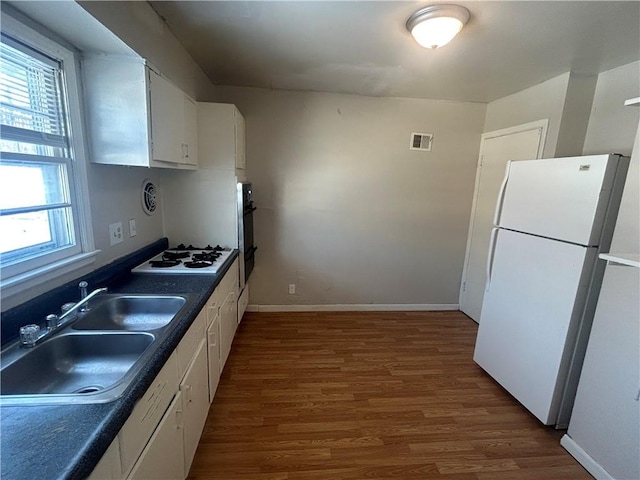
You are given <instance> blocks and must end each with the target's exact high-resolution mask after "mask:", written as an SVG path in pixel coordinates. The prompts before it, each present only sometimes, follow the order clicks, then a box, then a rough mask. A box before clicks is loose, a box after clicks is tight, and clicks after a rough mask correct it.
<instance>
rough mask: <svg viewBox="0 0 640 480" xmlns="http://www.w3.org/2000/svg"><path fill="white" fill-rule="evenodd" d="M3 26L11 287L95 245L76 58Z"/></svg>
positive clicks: (3, 226) (3, 185)
mask: <svg viewBox="0 0 640 480" xmlns="http://www.w3.org/2000/svg"><path fill="white" fill-rule="evenodd" d="M7 19H8V20H11V21H10V23H9V28H8V29H7V28H6V24H7V21H6V20H7ZM2 22H3V24H2V27H3V29H2V30H3V31H2V33H1V38H0V151H1V153H0V155H1V157H0V231H1V232H2V235H0V268H1V269H2V270H1V273H2V285H3V287H5V285H6V283H7V282H6V281H5V279H7V278H8V279H11V278H14V280H15V279H16V278H20V279H24V278H28V277H29V276H30V275H29V274H32V275H31V276H33V275H35V274H39V273H42V271H43V268H44V269H45V270H46V268H45V267H48V269H49V270H51V269H52V268H53V269H55V267H59V266H61V265H62V264H64V265H66V266H67V267H68V266H69V264H70V263H73V261H71V262H70V260H78V259H79V257H82V255H81V254H82V253H83V252H89V251H90V250H92V249H93V245H92V239H91V237H90V235H88V232H87V231H88V230H89V229H88V228H87V225H89V222H88V221H87V220H88V217H87V214H88V212H87V211H86V210H87V209H86V206H83V204H84V205H86V202H83V201H82V199H83V197H84V196H85V195H86V180H85V177H84V169H83V167H84V165H83V159H84V146H83V143H82V136H81V129H80V128H79V127H80V125H81V121H80V116H79V103H78V97H77V85H76V81H77V80H76V78H75V75H76V69H75V59H74V56H73V53H72V52H71V51H70V50H68V49H66V48H63V47H62V46H60V45H58V44H56V43H54V42H53V41H51V40H49V39H48V38H46V37H43V36H42V35H41V34H39V33H37V32H35V31H33V30H31V29H28V28H27V27H25V26H23V25H22V24H20V23H18V22H17V21H14V20H13V19H11V18H10V17H5V16H3V19H2ZM7 30H9V31H7ZM21 34H22V35H21ZM61 262H62V263H61ZM79 266H82V265H79ZM58 273H64V272H58ZM4 293H5V292H3V294H4Z"/></svg>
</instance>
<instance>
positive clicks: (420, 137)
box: [409, 132, 433, 152]
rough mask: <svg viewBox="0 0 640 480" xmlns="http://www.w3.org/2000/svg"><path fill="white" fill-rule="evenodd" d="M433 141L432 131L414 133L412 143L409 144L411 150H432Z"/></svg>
mask: <svg viewBox="0 0 640 480" xmlns="http://www.w3.org/2000/svg"><path fill="white" fill-rule="evenodd" d="M432 143H433V134H432V133H415V132H414V133H412V134H411V143H410V144H409V150H422V151H423V152H430V151H431V144H432Z"/></svg>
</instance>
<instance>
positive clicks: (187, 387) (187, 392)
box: [184, 385, 193, 403]
mask: <svg viewBox="0 0 640 480" xmlns="http://www.w3.org/2000/svg"><path fill="white" fill-rule="evenodd" d="M184 397H185V398H186V399H187V403H191V402H193V399H192V398H191V385H185V386H184Z"/></svg>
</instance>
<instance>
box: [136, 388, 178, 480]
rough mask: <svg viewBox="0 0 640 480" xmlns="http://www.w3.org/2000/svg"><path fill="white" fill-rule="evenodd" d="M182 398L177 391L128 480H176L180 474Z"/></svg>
mask: <svg viewBox="0 0 640 480" xmlns="http://www.w3.org/2000/svg"><path fill="white" fill-rule="evenodd" d="M183 399H184V397H183V395H182V392H178V393H177V394H176V396H175V397H174V398H173V402H171V405H169V409H168V410H167V413H166V414H165V415H164V417H162V420H161V421H160V423H159V424H158V428H156V430H155V432H154V433H153V435H152V436H151V439H150V440H149V443H148V444H147V446H146V447H145V449H144V450H143V451H142V454H141V455H140V458H139V459H138V461H137V462H136V464H135V466H134V467H133V470H132V471H131V474H130V475H129V476H128V477H127V479H128V480H176V479H182V478H184V477H185V476H186V475H184V470H183V469H184V467H183V465H184V452H183V449H182V445H183V444H184V438H183V431H184V429H183V417H184V414H183V406H182V403H183Z"/></svg>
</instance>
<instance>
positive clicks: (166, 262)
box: [149, 260, 182, 268]
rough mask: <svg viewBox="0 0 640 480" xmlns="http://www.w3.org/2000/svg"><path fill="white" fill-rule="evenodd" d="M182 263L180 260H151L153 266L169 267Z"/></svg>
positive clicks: (150, 263)
mask: <svg viewBox="0 0 640 480" xmlns="http://www.w3.org/2000/svg"><path fill="white" fill-rule="evenodd" d="M181 263H182V262H181V261H180V260H151V261H150V262H149V265H151V267H152V268H169V267H175V266H176V265H180V264H181Z"/></svg>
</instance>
